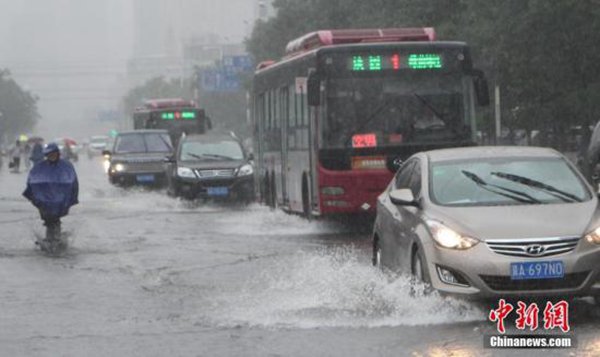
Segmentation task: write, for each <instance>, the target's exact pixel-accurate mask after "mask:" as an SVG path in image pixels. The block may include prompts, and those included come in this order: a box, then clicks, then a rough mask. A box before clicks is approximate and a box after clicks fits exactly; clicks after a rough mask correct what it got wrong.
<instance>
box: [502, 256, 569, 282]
mask: <svg viewBox="0 0 600 357" xmlns="http://www.w3.org/2000/svg"><path fill="white" fill-rule="evenodd" d="M564 276H565V267H564V264H563V262H562V261H560V260H553V261H547V262H523V263H510V277H511V279H512V280H524V279H552V278H562V277H564Z"/></svg>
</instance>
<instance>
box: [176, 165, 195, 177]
mask: <svg viewBox="0 0 600 357" xmlns="http://www.w3.org/2000/svg"><path fill="white" fill-rule="evenodd" d="M177 176H179V177H185V178H196V174H195V173H194V171H192V169H190V168H189V167H178V168H177Z"/></svg>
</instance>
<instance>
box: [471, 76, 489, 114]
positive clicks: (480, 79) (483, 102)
mask: <svg viewBox="0 0 600 357" xmlns="http://www.w3.org/2000/svg"><path fill="white" fill-rule="evenodd" d="M477 72H478V73H477V75H476V77H475V79H474V84H475V95H476V96H477V104H479V105H480V106H482V107H487V106H488V105H490V90H489V87H488V82H487V79H485V76H484V75H483V73H482V72H480V71H477Z"/></svg>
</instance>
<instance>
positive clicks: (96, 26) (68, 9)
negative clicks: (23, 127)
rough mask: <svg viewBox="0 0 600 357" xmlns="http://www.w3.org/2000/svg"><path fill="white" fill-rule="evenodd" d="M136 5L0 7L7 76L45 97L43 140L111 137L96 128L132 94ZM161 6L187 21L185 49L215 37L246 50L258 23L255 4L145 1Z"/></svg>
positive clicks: (106, 0)
mask: <svg viewBox="0 0 600 357" xmlns="http://www.w3.org/2000/svg"><path fill="white" fill-rule="evenodd" d="M134 1H135V0H0V68H9V69H10V70H11V71H12V73H13V76H14V77H15V79H16V80H17V81H18V82H19V83H20V84H21V85H22V86H24V87H25V88H26V89H29V90H31V91H32V92H34V93H35V94H37V95H39V96H40V102H39V109H40V113H41V115H42V117H43V118H42V120H41V121H40V124H39V125H38V128H37V131H38V133H41V134H42V135H45V136H46V137H47V138H52V137H56V136H63V135H64V136H87V135H91V134H94V133H93V132H90V131H93V130H104V129H105V127H104V126H106V125H107V124H97V123H94V122H92V121H91V120H92V119H93V117H94V116H95V113H96V112H97V111H98V110H103V109H111V108H114V107H116V105H117V104H118V100H119V98H120V96H121V95H122V94H123V93H122V92H123V91H124V90H125V89H126V88H123V87H122V86H123V85H124V84H123V83H126V80H125V79H126V78H125V75H126V72H125V71H126V63H127V60H128V59H129V58H130V57H131V56H132V54H133V48H134V40H135V39H136V36H135V29H136V26H135V25H134ZM153 2H155V3H160V2H162V3H163V5H159V6H162V7H167V9H165V8H162V9H161V10H160V11H161V12H164V11H171V12H177V11H182V12H183V13H185V14H187V16H186V18H183V20H182V21H185V23H184V24H183V25H182V26H180V28H179V29H178V32H177V36H180V37H182V38H180V39H178V41H184V40H185V38H190V37H192V36H193V35H198V34H202V33H203V32H213V33H221V34H222V38H223V39H224V40H225V41H226V42H240V41H242V39H243V38H244V36H245V35H246V33H247V32H248V31H249V30H250V26H249V24H250V23H251V22H252V20H253V17H254V14H253V6H252V3H253V0H142V3H143V4H148V6H151V4H152V3H153ZM204 4H205V5H208V7H204V8H202V5H204ZM177 8H179V10H177ZM204 10H206V11H204ZM148 11H150V12H155V11H152V10H151V9H148ZM158 21H161V19H158Z"/></svg>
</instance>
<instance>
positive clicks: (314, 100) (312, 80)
mask: <svg viewBox="0 0 600 357" xmlns="http://www.w3.org/2000/svg"><path fill="white" fill-rule="evenodd" d="M306 90H307V97H308V98H307V101H308V105H310V106H313V107H315V106H318V105H321V81H320V80H319V76H317V75H316V74H315V73H314V72H311V73H310V74H309V75H308V79H307V80H306Z"/></svg>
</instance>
